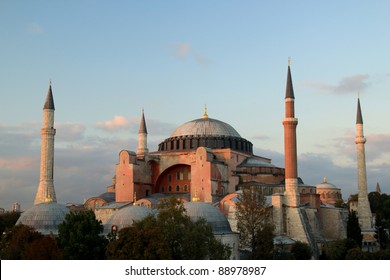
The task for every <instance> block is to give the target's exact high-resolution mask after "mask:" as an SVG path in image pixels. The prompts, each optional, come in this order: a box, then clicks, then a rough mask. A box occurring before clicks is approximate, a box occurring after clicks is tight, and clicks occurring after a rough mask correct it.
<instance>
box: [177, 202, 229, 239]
mask: <svg viewBox="0 0 390 280" xmlns="http://www.w3.org/2000/svg"><path fill="white" fill-rule="evenodd" d="M184 208H185V209H186V211H187V215H188V216H189V217H190V218H191V220H192V221H197V220H199V219H200V218H203V219H205V220H206V221H207V222H209V223H210V224H211V227H212V229H213V233H214V234H224V233H231V232H232V229H231V227H230V224H229V222H228V220H227V219H226V217H225V215H224V214H223V213H222V212H221V211H220V210H219V209H217V208H216V207H214V206H212V205H211V204H210V203H206V202H186V203H184Z"/></svg>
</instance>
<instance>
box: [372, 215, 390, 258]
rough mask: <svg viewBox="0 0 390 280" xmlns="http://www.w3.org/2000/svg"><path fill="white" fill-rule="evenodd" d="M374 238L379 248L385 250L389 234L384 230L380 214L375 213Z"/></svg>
mask: <svg viewBox="0 0 390 280" xmlns="http://www.w3.org/2000/svg"><path fill="white" fill-rule="evenodd" d="M375 228H376V230H375V231H376V233H375V236H374V237H375V238H376V239H377V241H378V243H379V246H380V249H381V250H385V249H386V247H387V244H388V242H389V236H388V234H387V232H386V230H385V225H384V220H383V219H382V217H381V214H379V213H377V214H376V215H375Z"/></svg>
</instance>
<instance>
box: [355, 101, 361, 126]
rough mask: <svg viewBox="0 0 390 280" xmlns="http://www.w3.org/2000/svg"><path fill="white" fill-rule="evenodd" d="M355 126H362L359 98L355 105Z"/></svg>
mask: <svg viewBox="0 0 390 280" xmlns="http://www.w3.org/2000/svg"><path fill="white" fill-rule="evenodd" d="M356 124H363V117H362V109H361V108H360V98H358V103H357V113H356Z"/></svg>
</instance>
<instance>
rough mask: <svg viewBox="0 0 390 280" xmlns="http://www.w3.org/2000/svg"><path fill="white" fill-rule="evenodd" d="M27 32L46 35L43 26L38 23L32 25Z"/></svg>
mask: <svg viewBox="0 0 390 280" xmlns="http://www.w3.org/2000/svg"><path fill="white" fill-rule="evenodd" d="M27 31H28V32H29V33H31V34H43V33H44V31H43V28H42V26H40V25H39V24H38V23H35V22H34V23H30V24H29V25H28V26H27Z"/></svg>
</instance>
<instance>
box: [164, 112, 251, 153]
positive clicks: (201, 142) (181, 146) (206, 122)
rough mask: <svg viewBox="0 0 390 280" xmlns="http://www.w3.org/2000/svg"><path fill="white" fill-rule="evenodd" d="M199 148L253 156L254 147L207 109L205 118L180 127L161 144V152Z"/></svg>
mask: <svg viewBox="0 0 390 280" xmlns="http://www.w3.org/2000/svg"><path fill="white" fill-rule="evenodd" d="M198 147H206V148H210V149H232V150H235V151H239V152H243V153H247V154H252V153H253V145H252V143H251V142H249V141H248V140H246V139H244V138H242V137H241V136H240V134H239V133H238V132H237V131H236V130H235V129H234V128H233V127H232V126H231V125H230V124H227V123H225V122H222V121H219V120H215V119H211V118H209V116H208V115H207V112H206V108H205V111H204V114H203V117H202V118H200V119H196V120H193V121H190V122H186V123H185V124H183V125H181V126H179V127H178V128H176V129H175V131H173V133H172V134H171V136H170V137H169V138H168V139H165V141H164V142H162V143H160V145H159V146H158V150H159V151H160V152H173V151H180V152H181V151H189V150H196V149H197V148H198Z"/></svg>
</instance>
